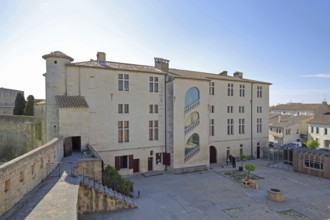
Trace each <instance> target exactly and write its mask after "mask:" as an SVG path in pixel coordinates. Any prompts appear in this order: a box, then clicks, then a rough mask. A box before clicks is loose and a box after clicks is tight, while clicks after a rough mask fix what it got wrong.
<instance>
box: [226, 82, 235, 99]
mask: <svg viewBox="0 0 330 220" xmlns="http://www.w3.org/2000/svg"><path fill="white" fill-rule="evenodd" d="M227 95H228V96H234V84H232V83H228V88H227Z"/></svg>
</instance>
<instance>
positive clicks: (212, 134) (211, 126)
mask: <svg viewBox="0 0 330 220" xmlns="http://www.w3.org/2000/svg"><path fill="white" fill-rule="evenodd" d="M209 132H210V136H214V119H210V131H209Z"/></svg>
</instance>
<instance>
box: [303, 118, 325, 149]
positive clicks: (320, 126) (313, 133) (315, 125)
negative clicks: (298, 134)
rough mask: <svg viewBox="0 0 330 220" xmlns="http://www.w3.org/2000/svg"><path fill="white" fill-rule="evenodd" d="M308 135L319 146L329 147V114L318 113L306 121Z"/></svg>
mask: <svg viewBox="0 0 330 220" xmlns="http://www.w3.org/2000/svg"><path fill="white" fill-rule="evenodd" d="M308 137H309V138H310V137H313V138H314V140H316V141H317V142H318V143H319V148H327V149H330V115H329V114H324V115H318V116H315V117H314V119H313V120H311V121H310V122H309V123H308Z"/></svg>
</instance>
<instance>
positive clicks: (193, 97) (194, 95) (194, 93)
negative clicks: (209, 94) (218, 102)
mask: <svg viewBox="0 0 330 220" xmlns="http://www.w3.org/2000/svg"><path fill="white" fill-rule="evenodd" d="M197 100H199V90H198V89H197V88H196V87H191V88H190V89H188V90H187V92H186V96H185V105H184V107H185V108H186V107H188V106H190V105H191V104H193V103H194V102H196V101H197Z"/></svg>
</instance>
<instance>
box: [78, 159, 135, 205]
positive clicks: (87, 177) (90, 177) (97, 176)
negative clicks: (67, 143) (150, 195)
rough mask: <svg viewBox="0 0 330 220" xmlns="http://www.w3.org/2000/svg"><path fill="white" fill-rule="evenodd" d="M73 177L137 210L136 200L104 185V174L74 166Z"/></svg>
mask: <svg viewBox="0 0 330 220" xmlns="http://www.w3.org/2000/svg"><path fill="white" fill-rule="evenodd" d="M72 175H73V176H76V177H77V178H79V179H80V181H81V182H82V183H84V184H85V185H87V186H89V187H93V188H94V189H95V190H98V191H100V192H102V193H103V194H105V195H108V196H112V197H114V198H116V199H117V200H120V201H122V202H124V203H126V204H127V205H129V206H130V207H131V208H135V207H136V204H135V201H134V199H132V198H130V197H128V196H125V195H123V194H121V193H119V192H117V191H116V190H113V189H111V188H109V187H107V186H105V185H103V183H102V173H100V172H95V171H92V170H89V169H87V168H85V167H82V166H78V165H74V166H73V167H72Z"/></svg>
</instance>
